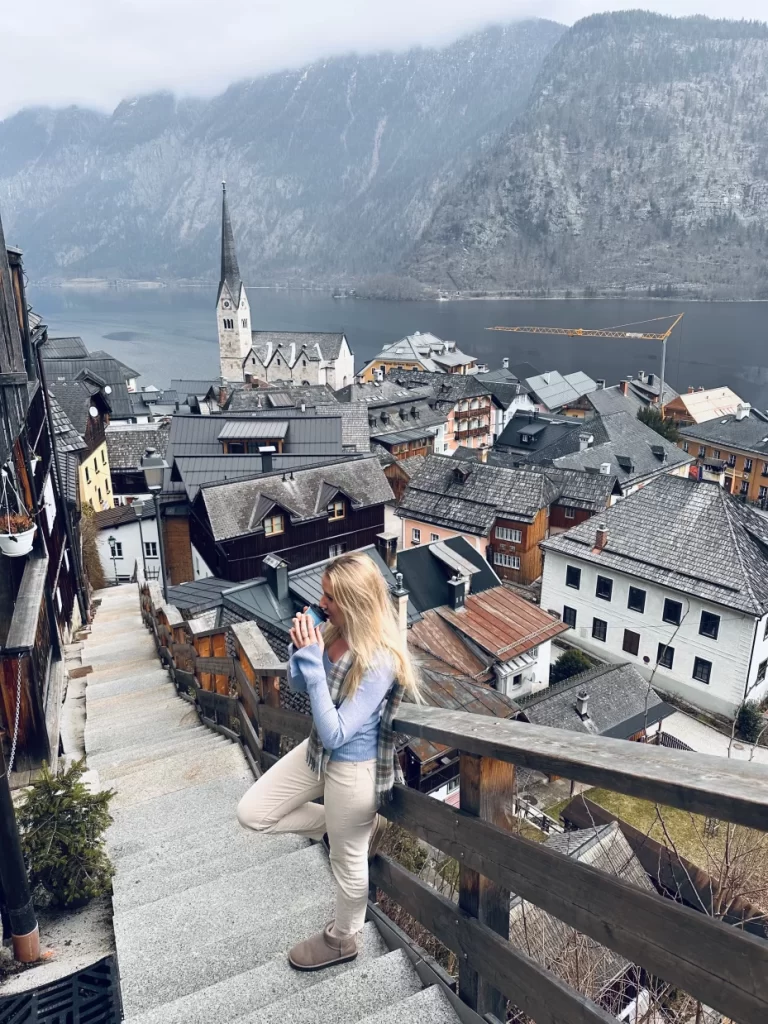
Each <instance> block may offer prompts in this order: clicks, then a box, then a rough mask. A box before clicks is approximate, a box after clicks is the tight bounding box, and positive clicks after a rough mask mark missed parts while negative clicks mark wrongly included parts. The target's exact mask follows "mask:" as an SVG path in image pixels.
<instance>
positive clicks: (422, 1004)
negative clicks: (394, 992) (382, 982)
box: [359, 985, 459, 1024]
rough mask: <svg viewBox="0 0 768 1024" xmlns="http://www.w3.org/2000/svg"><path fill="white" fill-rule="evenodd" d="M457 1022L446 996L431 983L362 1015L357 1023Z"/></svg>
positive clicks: (442, 1023)
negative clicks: (397, 1000)
mask: <svg viewBox="0 0 768 1024" xmlns="http://www.w3.org/2000/svg"><path fill="white" fill-rule="evenodd" d="M406 1021H407V1022H408V1024H459V1018H458V1016H457V1014H456V1011H455V1010H454V1009H453V1007H452V1006H451V1004H450V1001H449V999H448V996H446V995H445V993H444V992H442V991H441V990H440V989H439V988H438V986H437V985H431V986H430V987H429V988H424V989H422V990H421V992H417V993H416V995H415V996H408V998H407V999H402V1000H401V1001H400V1002H399V1003H395V1004H394V1005H392V1006H388V1007H386V1009H384V1010H379V1012H378V1013H374V1014H372V1016H370V1017H363V1018H362V1020H361V1021H359V1024H405V1022H406Z"/></svg>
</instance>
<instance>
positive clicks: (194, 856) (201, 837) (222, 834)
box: [116, 801, 309, 875]
mask: <svg viewBox="0 0 768 1024" xmlns="http://www.w3.org/2000/svg"><path fill="white" fill-rule="evenodd" d="M236 806H237V801H233V802H232V803H231V805H230V804H228V805H227V812H228V813H226V815H225V816H223V817H221V818H218V819H211V816H210V815H208V817H207V818H206V824H199V823H197V822H194V823H193V824H192V827H190V825H189V823H186V824H185V825H184V826H182V827H181V829H180V830H179V831H176V832H171V833H170V834H167V833H162V834H161V835H159V836H157V837H156V838H155V839H154V841H153V842H148V843H147V844H146V845H144V846H142V847H141V849H139V850H137V851H135V852H133V853H121V854H120V855H119V860H120V870H121V871H122V872H124V873H126V874H127V875H131V874H133V873H134V872H139V873H141V872H145V871H152V870H161V868H162V867H163V866H164V865H166V864H171V863H172V864H174V866H175V868H176V869H178V870H179V871H184V870H185V869H186V868H191V867H194V866H195V865H196V864H199V863H200V862H201V860H205V859H206V858H208V857H212V858H216V857H219V856H222V855H225V854H226V853H227V852H228V851H229V850H231V851H232V852H236V851H237V850H238V849H239V848H240V847H241V846H242V845H247V844H248V843H249V842H250V835H251V833H250V831H248V830H247V829H244V828H243V827H242V825H241V824H240V823H239V822H238V820H237V818H236V817H235V808H236ZM304 845H305V846H306V845H309V840H305V841H304ZM116 859H117V858H116Z"/></svg>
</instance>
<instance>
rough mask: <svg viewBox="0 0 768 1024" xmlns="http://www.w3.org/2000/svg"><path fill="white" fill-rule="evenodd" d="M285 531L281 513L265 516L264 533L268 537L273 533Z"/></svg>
mask: <svg viewBox="0 0 768 1024" xmlns="http://www.w3.org/2000/svg"><path fill="white" fill-rule="evenodd" d="M284 532H285V520H284V519H283V517H282V516H281V515H277V516H267V518H266V519H265V520H264V533H265V534H266V535H267V536H268V537H273V536H274V535H275V534H278V533H284Z"/></svg>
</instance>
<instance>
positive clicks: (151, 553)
mask: <svg viewBox="0 0 768 1024" xmlns="http://www.w3.org/2000/svg"><path fill="white" fill-rule="evenodd" d="M144 554H145V555H146V556H147V558H157V541H156V540H145V541H144Z"/></svg>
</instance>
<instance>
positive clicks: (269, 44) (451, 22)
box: [0, 0, 768, 117]
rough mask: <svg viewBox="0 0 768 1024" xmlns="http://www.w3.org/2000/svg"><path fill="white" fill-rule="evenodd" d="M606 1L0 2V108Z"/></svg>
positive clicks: (98, 95) (214, 84)
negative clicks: (0, 85)
mask: <svg viewBox="0 0 768 1024" xmlns="http://www.w3.org/2000/svg"><path fill="white" fill-rule="evenodd" d="M631 6H641V4H640V3H638V4H633V3H631V2H630V3H627V2H625V3H611V2H610V0H223V2H222V0H26V2H21V3H19V2H12V0H0V68H1V69H2V72H3V86H4V87H3V90H2V94H1V95H0V117H4V116H7V115H8V114H10V113H13V112H14V111H16V110H18V109H20V108H21V107H24V106H30V105H34V104H43V103H44V104H52V105H56V106H65V105H67V104H69V103H81V104H86V105H88V106H93V107H98V108H100V109H102V110H112V109H113V108H114V107H115V105H116V104H117V103H118V102H119V101H120V100H121V99H123V98H125V97H130V96H134V95H137V94H140V93H145V92H151V91H153V90H155V89H161V88H163V89H171V90H173V91H174V92H177V93H180V94H194V95H211V94H213V93H216V92H219V91H221V90H222V89H224V88H226V86H227V85H229V84H230V82H233V81H236V80H237V79H239V78H244V77H249V76H253V75H258V74H261V73H263V72H266V71H275V70H280V69H282V68H286V67H296V66H299V65H301V64H304V63H306V62H307V61H311V60H315V59H317V58H319V57H324V56H330V55H333V54H338V53H345V52H349V51H351V50H355V51H358V52H371V51H375V50H382V49H398V50H401V49H405V48H407V47H409V46H413V45H418V44H424V45H430V44H438V45H439V44H441V43H446V42H450V41H452V40H453V39H456V38H457V37H458V36H460V35H463V34H464V33H466V32H470V31H472V30H474V29H478V28H482V27H483V26H484V25H487V24H489V23H492V22H509V21H512V20H514V19H515V18H520V17H542V18H552V19H553V20H555V21H560V22H564V23H567V24H572V23H573V22H574V21H576V20H577V19H578V18H581V17H584V16H585V15H587V14H592V13H594V12H596V11H607V10H621V9H622V8H627V7H631ZM642 6H646V7H649V8H651V9H653V10H655V11H659V12H661V13H663V14H673V15H686V14H707V15H710V16H712V17H728V18H761V19H765V18H766V16H767V13H768V2H767V0H651V2H649V3H647V4H644V5H642Z"/></svg>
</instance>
